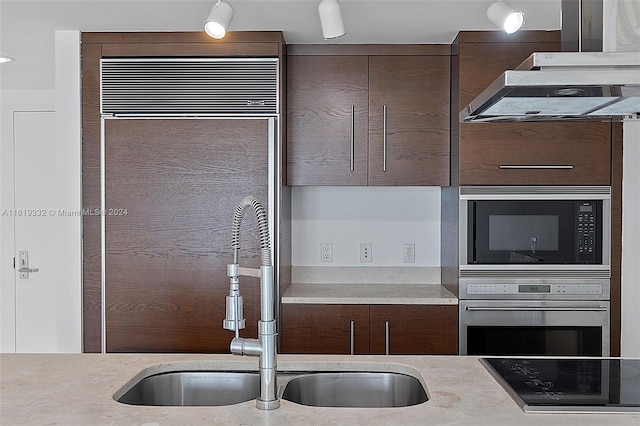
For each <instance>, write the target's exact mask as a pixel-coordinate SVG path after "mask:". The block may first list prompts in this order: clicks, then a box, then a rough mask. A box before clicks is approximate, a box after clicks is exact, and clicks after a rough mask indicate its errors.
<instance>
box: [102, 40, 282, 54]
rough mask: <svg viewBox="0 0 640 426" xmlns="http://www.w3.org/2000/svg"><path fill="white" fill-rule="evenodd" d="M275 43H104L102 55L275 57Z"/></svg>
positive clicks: (276, 47)
mask: <svg viewBox="0 0 640 426" xmlns="http://www.w3.org/2000/svg"><path fill="white" fill-rule="evenodd" d="M278 51H279V47H278V44H277V43H224V44H214V43H162V44H160V43H151V44H148V43H122V44H105V45H104V46H103V56H104V57H230V56H234V57H238V56H245V57H263V56H264V57H277V56H278Z"/></svg>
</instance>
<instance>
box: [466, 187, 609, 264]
mask: <svg viewBox="0 0 640 426" xmlns="http://www.w3.org/2000/svg"><path fill="white" fill-rule="evenodd" d="M467 203H468V205H467V264H477V265H482V264H559V265H563V264H564V265H570V264H596V265H601V264H602V263H603V262H602V257H603V249H602V248H603V201H602V200H594V199H587V200H579V199H569V200H566V199H511V200H509V199H500V200H489V199H486V200H469V201H467Z"/></svg>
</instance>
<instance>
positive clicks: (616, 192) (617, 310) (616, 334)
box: [610, 123, 623, 356]
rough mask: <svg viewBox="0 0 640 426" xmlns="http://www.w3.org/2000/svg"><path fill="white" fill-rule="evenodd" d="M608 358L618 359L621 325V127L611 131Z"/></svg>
mask: <svg viewBox="0 0 640 426" xmlns="http://www.w3.org/2000/svg"><path fill="white" fill-rule="evenodd" d="M611 132H612V134H611V143H612V161H611V287H610V291H611V302H610V303H611V318H610V327H611V356H620V334H621V321H622V306H621V305H622V171H623V170H622V148H623V141H622V135H623V133H622V132H623V124H622V123H614V124H613V125H612V127H611Z"/></svg>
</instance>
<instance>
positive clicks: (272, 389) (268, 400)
mask: <svg viewBox="0 0 640 426" xmlns="http://www.w3.org/2000/svg"><path fill="white" fill-rule="evenodd" d="M248 207H253V211H254V212H255V215H256V219H257V221H258V231H259V238H260V269H253V268H241V267H240V266H239V264H238V252H239V250H240V224H241V223H242V217H243V216H244V212H245V211H246V209H247V208H248ZM231 248H232V249H233V263H232V264H230V265H227V275H229V296H227V297H226V310H227V316H226V318H225V320H224V321H223V324H222V326H223V328H225V329H226V330H231V331H235V333H236V335H235V337H234V338H233V339H232V340H231V345H230V348H231V353H232V354H234V355H249V356H259V357H260V360H259V373H260V397H259V398H258V399H256V407H257V408H259V409H261V410H273V409H275V408H278V407H279V406H280V400H279V399H278V397H277V395H276V391H277V371H276V368H277V363H276V349H277V348H276V336H277V333H276V320H275V315H274V301H275V294H274V292H275V287H274V285H273V265H272V264H271V247H270V241H269V224H268V222H267V214H266V213H265V211H264V208H263V207H262V205H261V204H260V203H259V202H258V200H256V199H255V197H253V196H252V195H249V196H247V197H245V198H244V199H243V200H242V201H241V202H240V204H238V206H237V207H236V211H235V213H234V215H233V224H232V227H231ZM240 275H242V276H250V277H257V278H260V321H258V339H246V338H243V337H240V333H239V330H240V329H241V328H244V327H245V325H246V320H245V319H244V316H243V313H242V296H241V295H240V279H239V277H240Z"/></svg>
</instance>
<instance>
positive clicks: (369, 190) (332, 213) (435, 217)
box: [291, 186, 440, 267]
mask: <svg viewBox="0 0 640 426" xmlns="http://www.w3.org/2000/svg"><path fill="white" fill-rule="evenodd" d="M291 199H292V209H291V210H292V211H291V215H292V224H291V227H292V264H293V265H294V266H427V267H439V266H440V188H439V187H375V186H372V187H323V186H313V187H294V188H293V190H292V192H291ZM321 243H332V244H333V262H331V263H326V262H321V261H320V245H321ZM360 243H372V248H373V250H372V253H373V256H372V262H371V263H360ZM404 243H413V244H415V263H403V261H402V245H403V244H404Z"/></svg>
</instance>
